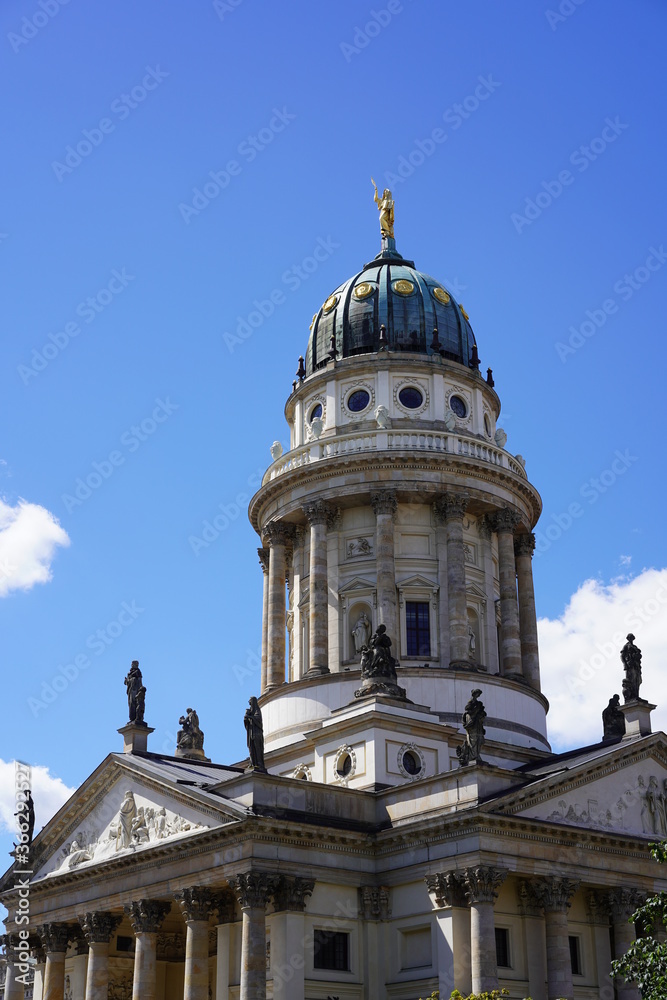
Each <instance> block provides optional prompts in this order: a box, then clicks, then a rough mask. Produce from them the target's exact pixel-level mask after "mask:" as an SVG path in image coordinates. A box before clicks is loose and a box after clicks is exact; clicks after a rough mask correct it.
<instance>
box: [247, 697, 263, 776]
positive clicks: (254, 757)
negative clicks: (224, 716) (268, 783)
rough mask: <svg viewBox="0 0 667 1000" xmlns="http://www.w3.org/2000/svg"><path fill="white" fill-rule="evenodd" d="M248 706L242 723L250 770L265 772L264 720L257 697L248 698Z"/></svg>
mask: <svg viewBox="0 0 667 1000" xmlns="http://www.w3.org/2000/svg"><path fill="white" fill-rule="evenodd" d="M248 705H249V706H250V707H249V708H246V710H245V715H244V716H243V725H244V726H245V731H246V742H247V744H248V753H249V754H250V768H249V770H252V771H262V772H263V773H264V774H266V765H265V764H264V722H263V721H262V710H261V708H260V707H259V702H258V701H257V698H255V696H254V695H253V696H252V698H250V699H249V701H248Z"/></svg>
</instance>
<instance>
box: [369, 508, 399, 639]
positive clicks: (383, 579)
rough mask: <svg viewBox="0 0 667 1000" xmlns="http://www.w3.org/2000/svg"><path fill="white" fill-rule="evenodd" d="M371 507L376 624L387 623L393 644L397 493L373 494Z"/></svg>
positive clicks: (395, 619) (394, 628)
mask: <svg viewBox="0 0 667 1000" xmlns="http://www.w3.org/2000/svg"><path fill="white" fill-rule="evenodd" d="M371 506H372V508H373V510H374V511H375V560H376V567H377V600H378V624H381V625H385V626H386V628H387V634H388V635H389V638H390V639H391V640H392V642H394V643H395V642H396V639H397V636H398V631H397V628H396V625H397V617H398V616H397V609H396V557H395V552H394V518H395V517H396V511H397V509H398V502H397V500H396V495H395V494H394V493H393V492H392V491H391V490H385V491H383V492H381V493H372V494H371Z"/></svg>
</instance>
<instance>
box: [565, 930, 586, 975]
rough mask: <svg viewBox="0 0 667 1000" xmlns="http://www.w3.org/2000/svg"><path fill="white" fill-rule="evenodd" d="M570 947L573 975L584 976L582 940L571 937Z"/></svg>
mask: <svg viewBox="0 0 667 1000" xmlns="http://www.w3.org/2000/svg"><path fill="white" fill-rule="evenodd" d="M567 940H568V942H569V945H570V964H571V965H572V975H573V976H583V974H584V973H583V969H582V965H581V940H580V938H578V937H574V936H573V937H569V938H568V939H567Z"/></svg>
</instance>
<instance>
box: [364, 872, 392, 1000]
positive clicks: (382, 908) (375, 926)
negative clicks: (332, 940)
mask: <svg viewBox="0 0 667 1000" xmlns="http://www.w3.org/2000/svg"><path fill="white" fill-rule="evenodd" d="M359 917H360V919H361V920H362V921H363V923H362V926H361V934H362V942H363V946H362V954H361V967H362V969H363V978H362V981H363V983H364V984H365V986H366V990H367V993H366V996H369V997H384V996H386V995H387V992H386V982H387V979H388V978H389V977H388V969H387V956H386V950H385V928H386V922H387V920H389V918H390V917H391V905H390V889H389V888H388V886H384V885H380V886H378V885H362V886H361V887H360V889H359Z"/></svg>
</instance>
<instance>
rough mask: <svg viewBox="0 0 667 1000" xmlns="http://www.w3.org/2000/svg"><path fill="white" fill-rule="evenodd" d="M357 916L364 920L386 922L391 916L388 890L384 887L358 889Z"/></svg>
mask: <svg viewBox="0 0 667 1000" xmlns="http://www.w3.org/2000/svg"><path fill="white" fill-rule="evenodd" d="M359 916H360V917H362V918H363V919H364V920H388V919H389V917H390V916H391V901H390V896H389V888H388V886H386V885H362V886H360V887H359Z"/></svg>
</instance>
